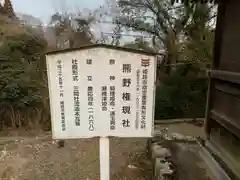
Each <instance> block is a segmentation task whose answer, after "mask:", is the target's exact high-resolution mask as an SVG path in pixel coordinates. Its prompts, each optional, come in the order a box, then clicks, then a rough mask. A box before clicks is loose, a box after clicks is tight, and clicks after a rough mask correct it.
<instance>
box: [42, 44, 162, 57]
mask: <svg viewBox="0 0 240 180" xmlns="http://www.w3.org/2000/svg"><path fill="white" fill-rule="evenodd" d="M92 48H107V49H113V50H120V51H126V52H131V53H138V54H146V55H152V56H156V55H164V54H163V53H156V52H149V51H144V50H137V49H133V48H126V47H121V46H113V45H109V44H91V45H88V46H81V47H78V48H67V49H63V50H55V51H50V52H47V53H46V55H52V54H58V53H66V52H72V51H79V50H86V49H92Z"/></svg>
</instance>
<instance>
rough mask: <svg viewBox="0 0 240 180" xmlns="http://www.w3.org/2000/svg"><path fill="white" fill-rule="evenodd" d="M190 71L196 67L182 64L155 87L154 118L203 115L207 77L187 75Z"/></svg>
mask: <svg viewBox="0 0 240 180" xmlns="http://www.w3.org/2000/svg"><path fill="white" fill-rule="evenodd" d="M190 68H192V69H191V70H190V71H189V69H190ZM191 71H196V69H195V68H193V67H188V66H182V67H180V68H179V69H178V70H177V71H175V72H173V73H171V74H170V76H169V77H167V79H166V81H165V82H164V84H163V85H161V86H158V87H157V89H156V103H155V107H156V108H155V119H156V120H160V119H171V118H190V117H192V118H197V117H204V113H205V104H206V91H207V82H208V79H207V78H206V77H202V78H200V77H198V76H190V75H187V74H188V73H191Z"/></svg>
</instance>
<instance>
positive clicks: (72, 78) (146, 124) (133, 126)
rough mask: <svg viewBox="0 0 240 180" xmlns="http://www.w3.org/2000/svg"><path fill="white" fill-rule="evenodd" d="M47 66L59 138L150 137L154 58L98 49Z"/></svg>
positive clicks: (66, 56)
mask: <svg viewBox="0 0 240 180" xmlns="http://www.w3.org/2000/svg"><path fill="white" fill-rule="evenodd" d="M50 59H51V60H50ZM47 63H48V76H49V93H50V97H51V98H50V99H51V101H52V103H51V108H52V110H51V116H52V121H53V134H54V137H56V138H59V139H60V138H77V137H93V136H119V137H129V136H131V137H146V136H151V132H152V122H153V114H154V113H153V109H154V107H153V104H154V103H153V102H154V96H153V94H154V88H153V87H154V85H155V68H156V67H155V66H156V65H155V57H154V56H152V55H143V54H137V53H130V52H123V51H118V50H110V49H105V48H103V49H101V48H99V49H87V50H86V51H85V50H80V51H78V50H77V51H74V53H73V52H65V54H64V55H62V54H58V55H53V56H48V57H47ZM56 67H57V68H56ZM56 87H57V88H56Z"/></svg>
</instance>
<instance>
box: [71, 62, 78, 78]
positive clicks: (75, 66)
mask: <svg viewBox="0 0 240 180" xmlns="http://www.w3.org/2000/svg"><path fill="white" fill-rule="evenodd" d="M72 76H73V81H78V61H77V59H72Z"/></svg>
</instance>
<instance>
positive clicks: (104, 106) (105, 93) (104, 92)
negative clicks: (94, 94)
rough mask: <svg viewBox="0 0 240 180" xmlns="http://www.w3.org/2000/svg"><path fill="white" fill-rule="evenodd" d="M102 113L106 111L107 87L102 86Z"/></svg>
mask: <svg viewBox="0 0 240 180" xmlns="http://www.w3.org/2000/svg"><path fill="white" fill-rule="evenodd" d="M102 111H107V86H102Z"/></svg>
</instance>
